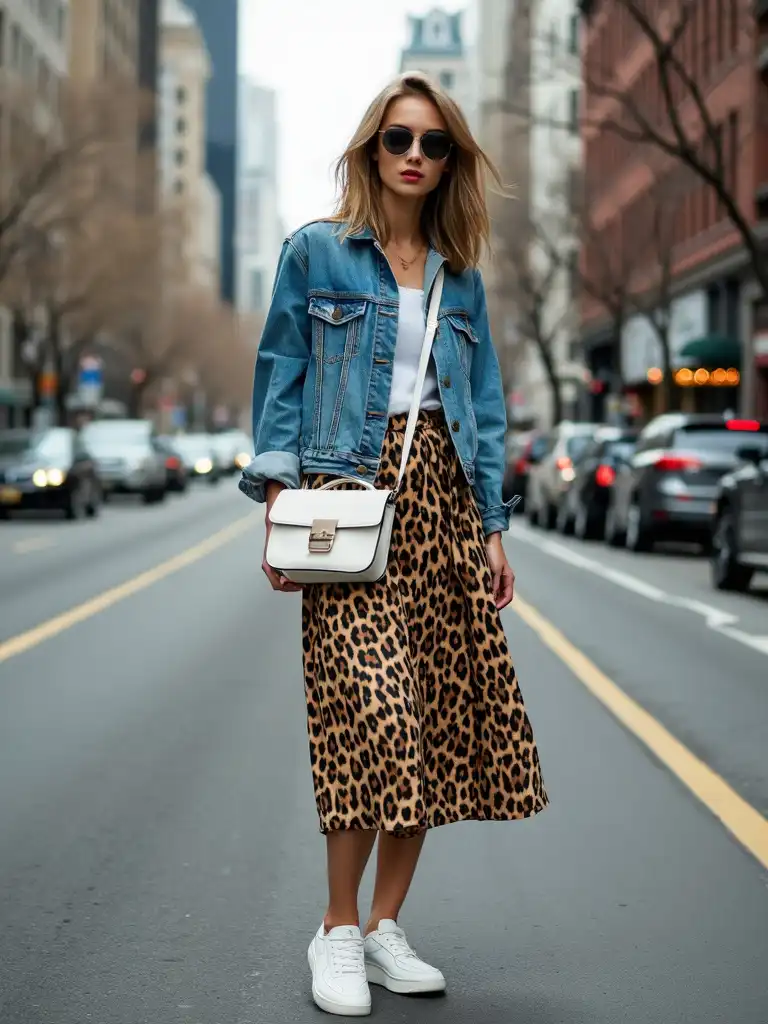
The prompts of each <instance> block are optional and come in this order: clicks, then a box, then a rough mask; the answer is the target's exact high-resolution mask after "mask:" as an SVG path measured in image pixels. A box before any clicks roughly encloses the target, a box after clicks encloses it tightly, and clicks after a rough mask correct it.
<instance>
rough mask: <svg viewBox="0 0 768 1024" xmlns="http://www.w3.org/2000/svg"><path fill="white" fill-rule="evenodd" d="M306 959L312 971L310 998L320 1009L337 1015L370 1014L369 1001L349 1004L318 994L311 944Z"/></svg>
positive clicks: (358, 1015)
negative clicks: (355, 1004)
mask: <svg viewBox="0 0 768 1024" xmlns="http://www.w3.org/2000/svg"><path fill="white" fill-rule="evenodd" d="M313 945H314V943H313ZM307 960H308V961H309V969H310V971H312V998H313V999H314V1001H315V1005H316V1006H319V1007H320V1009H321V1010H325V1012H326V1013H333V1014H335V1015H336V1016H337V1017H369V1016H370V1013H371V1004H370V1003H368V1004H367V1005H358V1006H349V1005H348V1004H347V1003H337V1002H336V1001H335V1000H333V999H326V997H325V996H323V995H320V993H319V992H318V991H317V989H316V988H315V951H314V949H313V948H312V946H310V947H309V950H308V952H307Z"/></svg>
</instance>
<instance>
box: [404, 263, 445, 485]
mask: <svg viewBox="0 0 768 1024" xmlns="http://www.w3.org/2000/svg"><path fill="white" fill-rule="evenodd" d="M444 278H445V272H444V270H443V268H442V267H440V269H439V270H438V272H437V276H436V277H435V283H434V284H433V285H432V296H431V298H430V300H429V312H428V313H427V327H426V330H425V332H424V343H423V345H422V346H421V359H420V360H419V369H418V372H417V373H416V383H415V385H414V388H413V398H412V399H411V408H410V409H409V411H408V419H407V421H406V424H405V439H404V440H403V455H402V458H401V459H400V472H399V473H398V476H397V486H396V487H395V493H397V492H398V491H399V490H400V485H401V484H402V482H403V477H404V476H405V467H406V465H407V464H408V457H409V455H410V454H411V443H412V442H413V435H414V434H415V432H416V420H417V419H418V418H419V409H420V408H421V395H422V392H423V391H424V381H425V380H426V377H427V366H428V365H429V356H430V353H431V351H432V341H433V339H434V337H435V331H436V330H437V315H438V313H439V312H440V299H441V298H442V294H443V280H444Z"/></svg>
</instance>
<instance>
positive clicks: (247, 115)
mask: <svg viewBox="0 0 768 1024" xmlns="http://www.w3.org/2000/svg"><path fill="white" fill-rule="evenodd" d="M239 116H240V130H239V133H238V137H239V141H240V145H239V149H238V176H237V202H238V205H237V225H238V229H237V239H236V243H237V244H236V266H237V292H236V305H237V308H238V309H239V310H240V311H241V312H243V313H245V314H259V313H263V312H264V311H265V310H266V307H267V305H268V303H269V297H270V294H271V291H272V284H273V280H274V275H275V270H276V268H277V260H278V257H279V255H280V246H281V243H282V239H283V226H282V223H281V220H280V215H279V212H278V188H277V130H278V129H277V116H276V111H275V94H274V92H273V91H272V90H271V89H265V88H263V87H262V86H259V85H257V84H256V83H255V82H251V81H249V80H248V79H241V81H240V102H239Z"/></svg>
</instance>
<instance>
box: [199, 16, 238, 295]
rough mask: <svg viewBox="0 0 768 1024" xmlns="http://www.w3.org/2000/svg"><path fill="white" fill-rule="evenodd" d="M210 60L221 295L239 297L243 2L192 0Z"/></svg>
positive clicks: (210, 140)
mask: <svg viewBox="0 0 768 1024" xmlns="http://www.w3.org/2000/svg"><path fill="white" fill-rule="evenodd" d="M188 4H189V7H190V8H191V9H192V10H193V11H194V13H195V16H196V17H197V21H198V24H199V26H200V28H201V30H202V33H203V38H204V39H205V44H206V46H207V48H208V53H209V54H210V60H211V65H212V69H211V76H210V78H209V80H208V86H207V91H206V103H207V110H208V120H207V124H206V169H207V171H208V173H209V174H210V175H211V177H212V178H213V181H214V183H215V185H216V187H217V189H218V191H219V194H220V196H221V256H220V263H221V295H222V298H224V299H226V300H227V301H228V302H233V301H234V296H235V239H236V236H237V129H238V113H237V105H238V73H237V65H238V6H239V5H238V2H237V0H188Z"/></svg>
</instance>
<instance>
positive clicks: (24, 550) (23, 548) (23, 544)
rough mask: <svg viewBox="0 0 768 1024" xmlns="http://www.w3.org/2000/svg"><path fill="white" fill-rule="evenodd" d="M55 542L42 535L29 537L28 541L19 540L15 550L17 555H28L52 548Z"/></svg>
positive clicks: (14, 547) (14, 546)
mask: <svg viewBox="0 0 768 1024" xmlns="http://www.w3.org/2000/svg"><path fill="white" fill-rule="evenodd" d="M53 546H54V540H53V538H52V537H46V536H44V535H43V534H41V535H40V536H39V537H27V539H26V540H17V541H16V543H15V544H14V545H13V550H14V551H15V552H16V554H17V555H28V554H29V553H30V552H31V551H42V550H43V548H52V547H53Z"/></svg>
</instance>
